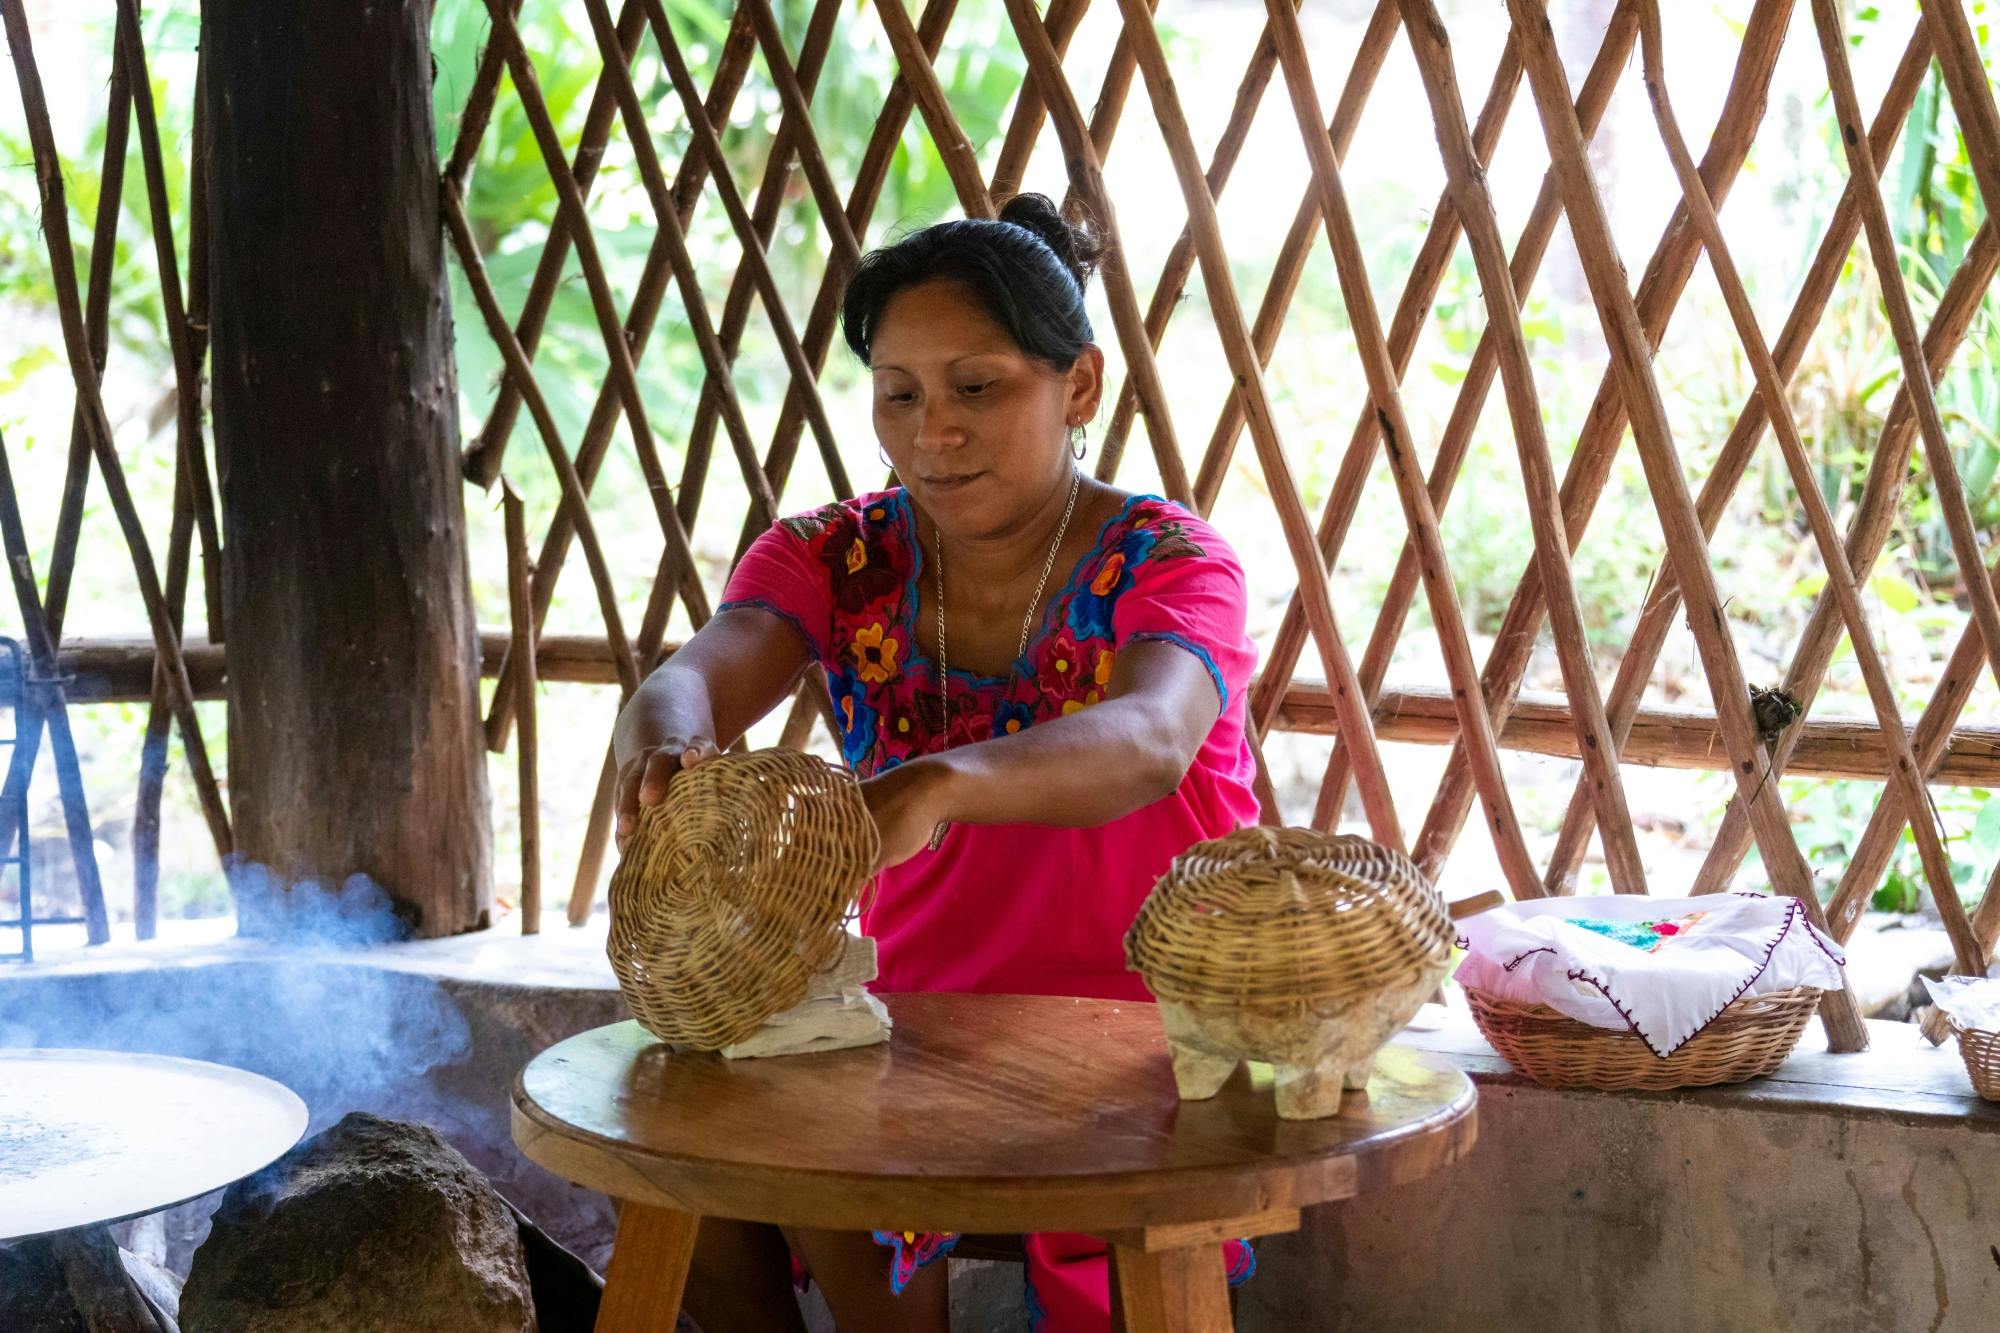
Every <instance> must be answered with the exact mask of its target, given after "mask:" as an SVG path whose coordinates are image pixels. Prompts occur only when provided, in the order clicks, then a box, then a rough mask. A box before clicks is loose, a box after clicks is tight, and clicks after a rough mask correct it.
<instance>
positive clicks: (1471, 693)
mask: <svg viewBox="0 0 2000 1333" xmlns="http://www.w3.org/2000/svg"><path fill="white" fill-rule="evenodd" d="M1264 10H1265V13H1266V14H1268V15H1269V16H1270V19H1271V24H1272V31H1273V34H1274V35H1275V36H1276V38H1277V42H1278V64H1279V66H1280V68H1282V69H1283V70H1284V74H1285V84H1286V87H1287V89H1288V90H1289V91H1290V93H1291V97H1292V109H1293V111H1294V112H1296V113H1297V116H1298V123H1299V135H1300V137H1301V138H1302V139H1304V141H1305V144H1306V156H1307V158H1308V159H1309V160H1310V161H1311V162H1312V167H1313V178H1314V180H1315V181H1316V182H1317V183H1318V186H1319V191H1320V218H1321V220H1322V221H1323V222H1324V223H1325V225H1326V235H1327V241H1328V243H1329V244H1330V245H1331V246H1332V248H1333V261H1334V268H1335V269H1336V271H1337V272H1338V274H1339V277H1340V291H1341V296H1342V298H1343V299H1344V300H1345V302H1346V305H1347V318H1348V323H1349V324H1350V325H1351V326H1352V328H1353V330H1354V342H1355V347H1356V350H1357V351H1358V352H1359V353H1360V358H1361V369H1362V373H1363V375H1364V376H1366V378H1367V381H1368V392H1369V394H1370V396H1371V397H1372V398H1373V400H1374V402H1373V407H1374V411H1375V417H1376V423H1377V425H1378V426H1379V427H1380V428H1381V431H1382V445H1383V451H1384V453H1386V454H1387V456H1388V460H1389V473H1390V476H1391V477H1392V478H1393V479H1394V480H1395V483H1396V494H1397V498H1398V499H1400V500H1401V501H1402V505H1403V519H1404V522H1405V523H1406V524H1407V525H1408V526H1409V530H1410V535H1411V538H1412V539H1413V540H1414V541H1415V542H1416V544H1417V548H1418V550H1420V551H1421V552H1422V553H1423V558H1422V561H1421V566H1422V569H1423V575H1424V592H1425V594H1426V595H1427V597H1428V599H1429V601H1430V608H1431V620H1432V624H1433V627H1434V628H1435V630H1436V632H1437V637H1438V645H1439V647H1440V649H1441V650H1442V651H1443V655H1444V665H1445V673H1446V675H1447V676H1448V677H1449V678H1450V680H1451V683H1452V697H1453V698H1454V699H1456V700H1457V701H1458V703H1459V725H1460V726H1461V727H1463V728H1464V729H1465V734H1466V736H1467V738H1468V741H1469V750H1470V754H1471V756H1472V762H1473V765H1474V774H1475V778H1476V780H1477V782H1478V784H1479V794H1480V797H1481V799H1482V800H1483V801H1484V803H1485V807H1486V817H1487V820H1488V822H1489V823H1490V824H1491V826H1492V832H1493V845H1494V848H1495V849H1496V851H1497V852H1498V853H1499V858H1500V868H1501V871H1502V873H1504V874H1505V875H1506V876H1507V880H1508V883H1509V884H1510V885H1512V887H1513V890H1514V893H1515V895H1516V896H1517V897H1536V896H1539V895H1540V894H1541V891H1542V882H1541V877H1540V876H1538V875H1537V874H1536V873H1535V866H1534V862H1533V860H1532V859H1531V858H1530V857H1529V855H1528V846H1527V843H1526V841H1525V840H1524V839H1523V838H1522V836H1521V825H1520V821H1519V820H1518V819H1516V818H1515V815H1514V802H1513V798H1512V797H1511V796H1510V795H1509V794H1508V791H1507V777H1506V774H1505V773H1504V772H1503V771H1502V769H1501V767H1500V751H1499V747H1498V746H1496V745H1495V744H1494V742H1493V722H1492V719H1491V718H1490V717H1489V716H1488V715H1487V712H1486V708H1485V705H1484V702H1483V701H1482V700H1481V699H1480V698H1479V668H1478V666H1477V664H1476V663H1474V661H1473V659H1472V645H1471V643H1470V641H1469V640H1468V639H1467V638H1466V634H1465V614H1464V612H1463V611H1462V610H1461V609H1460V607H1459V604H1458V589H1457V585H1456V584H1455V583H1454V581H1453V579H1452V575H1451V562H1450V560H1449V559H1448V558H1447V556H1446V554H1445V549H1444V537H1443V535H1442V534H1441V533H1440V532H1439V531H1438V521H1437V511H1436V509H1434V508H1433V507H1432V505H1431V497H1430V493H1429V492H1428V491H1427V490H1426V489H1425V488H1424V475H1423V466H1422V464H1421V463H1420V462H1419V461H1418V460H1417V456H1416V433H1415V432H1414V431H1412V430H1411V429H1410V422H1409V418H1408V416H1407V415H1406V414H1405V413H1404V411H1403V396H1402V394H1401V392H1400V391H1399V390H1398V389H1397V385H1396V381H1397V375H1396V367H1395V365H1394V363H1393V362H1392V360H1391V359H1390V356H1389V347H1388V343H1387V342H1386V341H1385V340H1384V338H1383V335H1382V320H1381V316H1380V315H1379V314H1378V313H1377V312H1376V309H1375V298H1374V295H1373V293H1372V292H1371V291H1370V289H1369V280H1368V265H1367V261H1366V259H1365V257H1364V256H1363V255H1362V253H1361V237H1360V235H1359V233H1358V232H1357V231H1356V229H1355V226H1354V215H1353V213H1352V212H1351V211H1350V210H1349V208H1348V206H1347V193H1346V187H1345V186H1344V185H1343V184H1342V182H1341V179H1340V164H1339V163H1338V162H1337V161H1335V159H1334V155H1333V143H1332V141H1331V140H1329V139H1328V138H1327V137H1326V135H1325V134H1324V133H1322V132H1321V131H1320V124H1321V121H1322V116H1321V112H1320V106H1319V96H1318V94H1317V93H1316V92H1315V91H1314V90H1313V81H1312V67H1311V66H1310V65H1309V64H1308V63H1307V62H1306V48H1305V38H1304V36H1303V34H1301V32H1300V31H1299V21H1298V16H1297V15H1296V14H1294V13H1293V12H1292V9H1291V5H1290V3H1289V0H1267V3H1266V4H1265V6H1264ZM1407 26H1408V24H1407V11H1406V22H1405V27H1407ZM1140 59H1141V63H1142V65H1143V64H1145V63H1146V55H1145V51H1144V48H1143V46H1142V48H1141V56H1140ZM1161 69H1162V70H1164V61H1162V64H1161ZM1148 74H1149V76H1150V77H1151V78H1153V79H1160V80H1163V79H1164V75H1163V74H1162V75H1158V76H1154V75H1153V74H1152V71H1151V70H1148ZM1152 86H1153V87H1154V89H1155V96H1156V98H1157V97H1158V96H1159V89H1160V87H1161V86H1162V83H1161V82H1153V85H1152ZM1161 100H1164V99H1161ZM1174 110H1175V114H1178V107H1175V108H1174ZM1161 119H1162V120H1163V121H1165V120H1166V119H1167V117H1166V116H1165V115H1162V117H1161ZM1169 142H1170V143H1171V142H1172V140H1171V138H1170V140H1169ZM1190 188H1191V187H1190ZM1201 188H1202V189H1203V190H1206V188H1207V187H1206V186H1205V185H1204V186H1202V187H1201ZM1218 240H1219V238H1218ZM1204 268H1206V265H1204ZM1243 342H1244V346H1245V349H1246V350H1247V349H1248V343H1249V339H1248V336H1247V334H1246V335H1245V337H1244V339H1243ZM1524 355H1525V354H1524ZM1528 393H1529V395H1530V397H1531V398H1532V396H1533V389H1532V387H1530V388H1529V389H1528ZM1531 410H1533V411H1535V412H1537V413H1539V411H1540V409H1539V407H1532V408H1531ZM1304 516H1305V515H1304V509H1303V506H1301V508H1300V513H1299V517H1300V519H1301V521H1303V519H1304ZM1314 566H1315V567H1318V549H1317V543H1315V544H1314Z"/></svg>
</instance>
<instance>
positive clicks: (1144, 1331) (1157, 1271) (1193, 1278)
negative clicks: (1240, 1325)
mask: <svg viewBox="0 0 2000 1333" xmlns="http://www.w3.org/2000/svg"><path fill="white" fill-rule="evenodd" d="M1111 1253H1112V1255H1113V1260H1112V1262H1113V1263H1114V1264H1115V1265H1116V1278H1117V1281H1116V1283H1115V1284H1114V1285H1115V1289H1116V1292H1117V1300H1118V1304H1119V1310H1120V1313H1122V1314H1123V1316H1124V1326H1125V1333H1232V1330H1233V1329H1234V1328H1235V1324H1234V1323H1232V1322H1231V1320H1230V1317H1229V1275H1228V1274H1227V1273H1226V1272H1225V1271H1224V1270H1223V1267H1222V1247H1221V1246H1220V1245H1217V1244H1215V1243H1213V1242H1209V1243H1204V1244H1198V1245H1189V1246H1184V1247H1182V1248H1179V1249H1171V1250H1156V1251H1151V1252H1148V1251H1146V1250H1143V1249H1140V1248H1138V1247H1136V1246H1129V1245H1119V1246H1115V1247H1113V1249H1112V1251H1111Z"/></svg>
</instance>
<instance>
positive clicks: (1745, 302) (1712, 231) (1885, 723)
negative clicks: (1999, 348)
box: [1599, 0, 1986, 976]
mask: <svg viewBox="0 0 2000 1333" xmlns="http://www.w3.org/2000/svg"><path fill="white" fill-rule="evenodd" d="M1640 40H1641V50H1642V52H1643V56H1644V62H1645V63H1644V71H1645V74H1644V77H1645V82H1646V92H1647V94H1648V96H1649V97H1650V98H1651V100H1652V103H1653V117H1654V119H1655V120H1656V121H1657V122H1658V123H1659V128H1660V138H1661V140H1662V142H1663V143H1665V145H1666V149H1667V157H1668V159H1669V160H1670V161H1671V162H1672V163H1673V166H1674V173H1675V174H1676V175H1677V176H1678V177H1679V178H1680V184H1681V194H1682V197H1683V198H1684V199H1685V200H1686V201H1687V204H1688V208H1689V216H1691V217H1692V218H1693V220H1694V225H1695V230H1696V232H1697V233H1698V234H1699V235H1700V236H1701V243H1702V246H1703V247H1704V248H1705V249H1706V250H1707V251H1708V262H1709V267H1710V268H1711V269H1712V270H1713V271H1714V273H1715V278H1716V282H1717V284H1718V285H1719V286H1720V287H1721V288H1722V299H1723V302H1724V304H1725V305H1726V306H1727V307H1728V309H1729V315H1730V318H1731V319H1732V320H1733V321H1734V322H1735V325H1736V336H1737V338H1738V339H1739V340H1740V341H1741V342H1742V344H1743V350H1744V352H1745V353H1746V354H1747V355H1748V357H1749V359H1750V369H1751V372H1752V373H1753V374H1754V375H1755V376H1756V380H1757V389H1758V392H1759V393H1761V394H1762V395H1763V398H1764V401H1765V402H1766V403H1767V404H1768V405H1769V413H1768V415H1769V416H1770V419H1771V427H1772V431H1773V433H1774V434H1775V435H1776V436H1777V439H1778V448H1779V450H1780V452H1781V453H1782V454H1783V455H1784V459H1785V466H1786V468H1787V469H1788V470H1789V471H1790V472H1791V476H1792V488H1793V490H1794V491H1796V492H1797V494H1798V498H1799V503H1800V504H1801V505H1802V506H1803V507H1804V508H1805V512H1806V523H1807V525H1808V526H1809V527H1810V528H1811V530H1812V534H1813V541H1814V542H1815V543H1816V544H1817V545H1818V547H1819V553H1820V559H1821V561H1822V562H1823V563H1824V565H1825V568H1826V576H1827V584H1828V586H1829V587H1830V588H1831V589H1832V591H1833V594H1834V598H1835V600H1836V602H1837V603H1838V605H1839V607H1840V613H1841V618H1842V619H1843V620H1844V621H1845V622H1846V625H1847V635H1848V641H1849V642H1850V643H1851V644H1853V645H1854V656H1855V660H1856V662H1857V663H1858V664H1859V665H1860V667H1861V677H1862V680H1863V681H1864V682H1865V683H1866V685H1867V688H1868V699H1869V702H1870V704H1872V705H1873V706H1874V709H1875V718H1876V721H1877V722H1879V723H1880V724H1881V727H1882V735H1883V737H1884V739H1886V740H1887V741H1888V742H1889V744H1890V746H1891V751H1890V754H1891V759H1892V764H1891V767H1890V771H1889V781H1888V790H1887V791H1885V792H1884V795H1885V796H1887V795H1889V794H1890V793H1891V792H1900V793H1901V795H1902V798H1903V801H1904V803H1905V808H1906V809H1908V810H1909V811H1911V812H1913V813H1914V815H1915V818H1914V819H1912V820H1911V826H1912V830H1913V832H1914V833H1915V835H1916V841H1917V852H1918V855H1919V856H1920V857H1921V858H1922V861H1923V866H1924V875H1925V878H1926V879H1927V880H1928V882H1929V884H1930V890H1931V899H1932V901H1933V903H1935V904H1936V906H1937V909H1938V915H1939V917H1940V918H1941V919H1942V920H1943V922H1944V927H1945V932H1946V934H1948V935H1950V936H1951V942H1952V948H1953V950H1954V952H1955V953H1956V954H1957V956H1958V965H1959V969H1960V971H1963V972H1969V973H1970V974H1972V975H1974V976H1984V975H1985V974H1986V956H1985V953H1986V951H1985V950H1984V949H1983V948H1981V947H1980V945H1979V943H1978V941H1977V940H1975V939H1974V938H1973V937H1972V925H1971V923H1970V922H1969V921H1968V920H1967V919H1966V915H1965V907H1964V905H1963V904H1961V903H1960V902H1959V901H1958V889H1957V887H1956V885H1954V884H1953V882H1952V875H1951V859H1950V858H1949V857H1948V856H1946V855H1945V850H1944V843H1943V841H1942V840H1941V839H1940V837H1939V835H1938V820H1937V815H1936V811H1935V810H1934V809H1933V808H1932V806H1931V802H1930V795H1929V793H1928V792H1926V791H1925V789H1924V781H1923V775H1922V773H1921V772H1919V771H1918V769H1917V762H1916V757H1915V756H1914V755H1913V754H1911V752H1910V740H1909V736H1908V735H1907V734H1906V733H1905V732H1904V730H1903V717H1902V713H1901V710H1899V709H1898V708H1897V707H1896V692H1895V686H1894V685H1892V684H1891V683H1890V681H1889V672H1888V669H1887V668H1886V667H1884V666H1883V665H1882V657H1881V654H1880V653H1879V652H1878V651H1877V650H1876V647H1875V638H1874V627H1873V626H1871V625H1870V624H1869V623H1868V614H1867V612H1866V610H1864V609H1863V607H1862V605H1861V588H1860V585H1859V583H1858V582H1857V581H1856V579H1855V577H1854V568H1853V566H1852V565H1850V564H1849V563H1848V560H1847V553H1846V551H1845V549H1843V547H1842V545H1841V540H1840V532H1839V530H1838V529H1837V528H1835V527H1834V522H1833V514H1832V512H1831V511H1830V510H1829V509H1828V508H1827V504H1826V497H1825V496H1823V495H1822V494H1821V493H1820V488H1819V479H1818V478H1817V476H1815V474H1814V472H1813V466H1812V460H1811V459H1810V458H1808V457H1807V455H1806V445H1805V441H1804V440H1802V439H1801V438H1799V428H1798V423H1797V422H1795V421H1794V420H1793V419H1792V410H1791V404H1790V403H1789V402H1788V401H1787V399H1786V397H1785V383H1784V377H1783V376H1782V375H1780V374H1779V372H1778V367H1777V364H1776V363H1775V362H1774V361H1773V360H1772V359H1771V349H1770V348H1769V346H1767V345H1766V344H1765V342H1764V335H1763V333H1762V332H1761V331H1760V330H1759V328H1758V326H1757V314H1756V311H1755V310H1754V309H1753V308H1752V306H1751V304H1750V293H1749V291H1748V290H1747V289H1746V288H1745V287H1744V285H1743V277H1742V275H1741V274H1740V273H1739V272H1738V271H1737V268H1736V259H1735V256H1734V255H1732V254H1731V253H1730V250H1729V246H1728V245H1727V243H1726V242H1725V241H1724V240H1723V236H1722V223H1721V221H1720V219H1718V218H1717V217H1716V215H1715V209H1714V206H1713V205H1712V204H1711V203H1710V202H1709V198H1708V191H1707V190H1705V189H1704V188H1702V184H1701V176H1700V174H1699V173H1698V172H1696V170H1695V165H1694V157H1693V155H1692V154H1691V153H1689V152H1688V149H1687V143H1686V141H1685V140H1684V139H1683V138H1682V137H1681V131H1680V125H1679V122H1678V121H1677V120H1676V119H1675V117H1674V111H1673V103H1672V101H1671V99H1670V98H1669V97H1668V95H1667V86H1666V73H1665V70H1664V67H1663V65H1664V57H1663V55H1662V54H1661V49H1660V48H1661V38H1660V11H1659V4H1658V0H1645V4H1644V7H1643V8H1642V10H1641V21H1640ZM1599 822H1600V825H1601V826H1602V827H1604V828H1605V829H1607V830H1609V829H1611V828H1612V827H1613V822H1612V820H1611V817H1610V816H1608V815H1605V814H1602V813H1600V815H1599Z"/></svg>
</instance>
